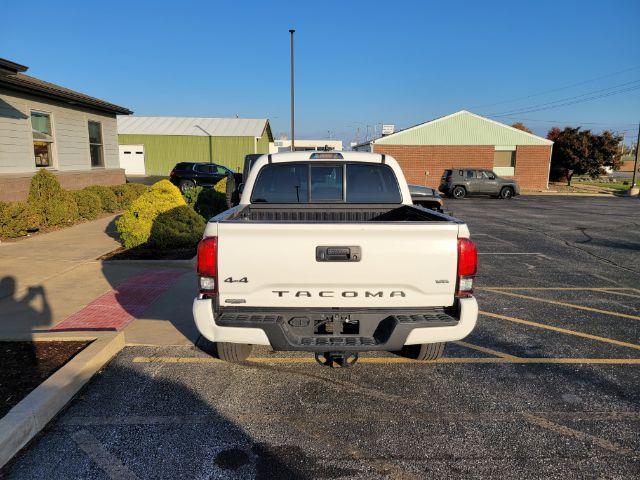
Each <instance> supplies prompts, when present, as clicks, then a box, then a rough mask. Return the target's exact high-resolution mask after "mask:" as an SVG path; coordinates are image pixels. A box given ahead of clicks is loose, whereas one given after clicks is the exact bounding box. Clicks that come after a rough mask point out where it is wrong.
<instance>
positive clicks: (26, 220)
mask: <svg viewBox="0 0 640 480" xmlns="http://www.w3.org/2000/svg"><path fill="white" fill-rule="evenodd" d="M41 221H42V217H41V216H40V215H39V214H38V212H37V211H36V210H35V209H34V208H33V207H32V206H31V205H29V204H28V203H25V202H10V203H5V202H0V237H3V238H15V237H22V236H24V235H26V234H27V233H28V231H29V230H32V229H36V228H38V227H39V226H40V222H41Z"/></svg>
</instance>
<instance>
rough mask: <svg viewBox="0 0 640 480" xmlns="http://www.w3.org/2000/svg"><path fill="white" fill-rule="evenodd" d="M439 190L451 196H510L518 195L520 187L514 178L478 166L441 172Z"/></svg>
mask: <svg viewBox="0 0 640 480" xmlns="http://www.w3.org/2000/svg"><path fill="white" fill-rule="evenodd" d="M439 190H440V191H441V192H442V193H444V194H445V195H449V196H451V197H453V198H458V199H460V198H464V197H466V196H467V195H491V196H492V197H496V198H497V197H500V198H512V197H513V196H514V195H520V187H519V186H518V184H517V183H516V182H515V180H509V179H507V178H500V177H499V176H497V175H496V174H495V173H493V172H492V171H491V170H483V169H479V168H452V169H451V170H445V171H444V173H443V174H442V180H441V181H440V187H439Z"/></svg>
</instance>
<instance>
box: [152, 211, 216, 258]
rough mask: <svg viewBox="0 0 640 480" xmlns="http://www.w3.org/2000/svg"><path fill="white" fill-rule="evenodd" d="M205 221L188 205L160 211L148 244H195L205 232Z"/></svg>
mask: <svg viewBox="0 0 640 480" xmlns="http://www.w3.org/2000/svg"><path fill="white" fill-rule="evenodd" d="M204 227H205V221H204V220H203V218H202V217H201V216H200V215H198V214H197V213H196V212H194V211H193V210H192V209H191V208H190V207H188V206H187V205H182V206H180V207H176V208H172V209H171V210H169V211H167V212H163V213H160V214H159V215H158V216H157V217H156V219H155V220H154V221H153V226H152V227H151V235H150V236H149V241H148V245H149V246H151V247H155V248H184V247H192V246H195V245H196V244H197V243H198V241H200V239H201V238H202V234H203V233H204Z"/></svg>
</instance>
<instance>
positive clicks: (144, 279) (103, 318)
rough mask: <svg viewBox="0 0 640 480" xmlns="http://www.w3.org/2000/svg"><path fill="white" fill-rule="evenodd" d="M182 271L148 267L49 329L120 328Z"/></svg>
mask: <svg viewBox="0 0 640 480" xmlns="http://www.w3.org/2000/svg"><path fill="white" fill-rule="evenodd" d="M184 274H185V272H184V271H176V270H147V271H145V272H144V273H141V274H138V275H135V276H133V277H131V278H129V279H127V280H125V281H124V282H123V283H121V284H120V285H118V286H117V287H115V288H114V289H113V290H110V291H109V292H107V293H105V294H104V295H102V296H100V297H98V298H96V299H95V300H94V301H93V302H91V303H90V304H88V305H87V306H86V307H84V308H83V309H82V310H80V311H78V312H76V313H74V314H73V315H71V316H70V317H67V318H66V319H64V320H63V321H62V322H60V323H59V324H57V325H56V326H55V327H53V328H52V329H51V330H122V329H123V328H125V327H126V326H127V325H129V324H130V323H131V322H132V321H133V320H134V319H136V318H138V317H140V315H141V314H142V313H143V312H144V311H145V310H146V309H147V308H149V307H150V306H151V304H152V303H153V302H155V301H156V300H157V299H158V298H159V297H160V295H162V294H163V293H164V292H165V291H167V289H168V288H169V287H171V285H173V284H174V283H175V282H176V281H177V280H178V278H179V277H180V276H182V275H184Z"/></svg>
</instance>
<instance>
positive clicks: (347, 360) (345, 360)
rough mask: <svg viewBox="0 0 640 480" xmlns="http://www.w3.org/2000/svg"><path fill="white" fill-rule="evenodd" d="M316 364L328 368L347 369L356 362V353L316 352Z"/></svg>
mask: <svg viewBox="0 0 640 480" xmlns="http://www.w3.org/2000/svg"><path fill="white" fill-rule="evenodd" d="M315 356H316V362H318V363H319V364H320V365H322V366H324V367H329V368H348V367H352V366H353V365H355V363H356V362H357V361H358V353H357V352H316V354H315Z"/></svg>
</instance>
